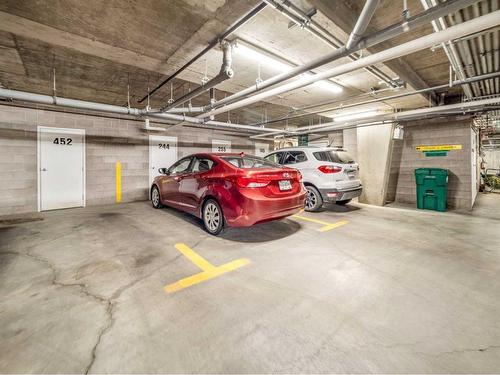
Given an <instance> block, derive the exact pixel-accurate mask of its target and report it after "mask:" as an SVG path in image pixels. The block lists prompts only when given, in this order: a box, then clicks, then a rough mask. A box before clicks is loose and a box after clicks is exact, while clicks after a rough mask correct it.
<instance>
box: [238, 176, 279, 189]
mask: <svg viewBox="0 0 500 375" xmlns="http://www.w3.org/2000/svg"><path fill="white" fill-rule="evenodd" d="M270 182H271V181H269V180H264V179H261V178H253V177H238V178H237V179H236V183H237V184H238V186H239V187H247V188H261V187H265V186H267V185H269V183H270Z"/></svg>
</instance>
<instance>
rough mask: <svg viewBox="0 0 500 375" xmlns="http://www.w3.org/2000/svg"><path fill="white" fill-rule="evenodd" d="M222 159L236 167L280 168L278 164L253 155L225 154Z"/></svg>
mask: <svg viewBox="0 0 500 375" xmlns="http://www.w3.org/2000/svg"><path fill="white" fill-rule="evenodd" d="M222 160H225V161H227V162H228V163H231V164H232V165H234V166H235V167H236V168H244V169H248V168H280V166H279V165H278V164H274V163H271V162H269V161H267V160H264V159H262V158H258V157H251V156H223V157H222Z"/></svg>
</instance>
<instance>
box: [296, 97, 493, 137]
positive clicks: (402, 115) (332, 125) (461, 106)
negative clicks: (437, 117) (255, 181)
mask: <svg viewBox="0 0 500 375" xmlns="http://www.w3.org/2000/svg"><path fill="white" fill-rule="evenodd" d="M498 103H500V97H497V98H488V99H481V100H475V101H470V102H463V103H457V104H448V105H441V106H438V107H425V108H419V109H412V110H409V111H402V112H394V113H389V114H380V115H375V116H372V117H370V120H369V121H370V122H374V121H388V120H390V121H398V120H408V119H410V118H415V117H421V116H425V115H429V114H442V113H443V112H449V111H457V112H462V111H463V112H466V111H467V110H470V109H472V108H474V107H484V106H488V105H493V104H498ZM366 122H367V120H360V121H345V122H343V123H340V124H339V123H338V122H334V121H332V122H328V123H324V124H321V125H313V126H307V127H305V129H304V130H302V129H301V130H300V131H297V132H296V134H297V135H300V134H308V133H310V132H318V131H332V130H340V129H343V128H344V127H345V126H346V125H350V126H355V125H358V124H362V123H366Z"/></svg>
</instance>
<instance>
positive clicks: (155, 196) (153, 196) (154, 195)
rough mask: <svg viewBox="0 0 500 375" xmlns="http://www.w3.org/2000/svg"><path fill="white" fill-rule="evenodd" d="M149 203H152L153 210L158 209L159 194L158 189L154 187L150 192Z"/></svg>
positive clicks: (159, 205)
mask: <svg viewBox="0 0 500 375" xmlns="http://www.w3.org/2000/svg"><path fill="white" fill-rule="evenodd" d="M151 202H152V203H153V207H154V208H160V207H161V203H160V192H159V190H158V188H157V187H156V186H155V187H154V188H153V190H152V191H151Z"/></svg>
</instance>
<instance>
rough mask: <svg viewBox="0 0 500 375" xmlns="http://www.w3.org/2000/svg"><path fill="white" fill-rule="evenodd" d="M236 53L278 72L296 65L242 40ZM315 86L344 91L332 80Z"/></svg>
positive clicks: (302, 75)
mask: <svg viewBox="0 0 500 375" xmlns="http://www.w3.org/2000/svg"><path fill="white" fill-rule="evenodd" d="M235 47H236V48H235V53H237V54H238V55H241V56H244V57H246V58H248V59H251V60H254V61H255V62H256V63H258V64H261V65H263V66H266V67H268V68H269V69H272V70H274V71H276V72H280V73H282V72H288V71H290V70H292V68H294V67H295V66H294V65H292V64H291V63H288V62H283V61H280V60H278V59H277V58H275V57H272V56H271V55H270V54H267V53H264V52H261V51H259V50H257V49H256V48H252V47H250V46H248V45H247V44H245V43H242V42H241V41H239V40H238V41H237V43H236V46H235ZM311 75H313V74H312V73H304V74H301V75H300V76H299V79H304V78H305V77H309V76H311ZM312 85H313V86H314V87H316V88H319V89H322V90H325V91H331V92H334V93H340V92H342V91H343V89H342V87H341V86H339V85H337V84H336V83H335V82H332V81H330V80H322V81H317V82H314V83H313V84H312Z"/></svg>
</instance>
